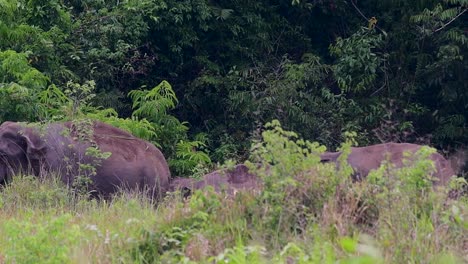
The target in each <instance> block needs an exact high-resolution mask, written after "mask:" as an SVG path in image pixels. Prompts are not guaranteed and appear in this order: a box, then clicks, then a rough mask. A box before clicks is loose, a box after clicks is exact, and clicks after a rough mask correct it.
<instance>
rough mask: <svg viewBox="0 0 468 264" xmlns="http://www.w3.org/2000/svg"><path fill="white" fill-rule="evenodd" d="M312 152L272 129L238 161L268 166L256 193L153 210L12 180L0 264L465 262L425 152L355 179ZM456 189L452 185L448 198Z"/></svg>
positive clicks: (462, 216)
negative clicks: (397, 165)
mask: <svg viewBox="0 0 468 264" xmlns="http://www.w3.org/2000/svg"><path fill="white" fill-rule="evenodd" d="M349 146H350V144H349V143H347V144H344V145H343V147H342V150H343V151H344V152H347V151H349ZM321 150H323V147H320V146H319V145H318V144H313V143H310V142H308V141H304V140H301V139H298V138H297V135H296V134H295V133H293V132H288V131H284V130H283V129H282V128H281V127H280V126H279V125H278V123H277V122H273V123H272V124H270V125H269V128H268V129H267V130H266V131H265V132H263V133H262V140H261V141H259V142H257V144H256V147H255V149H254V150H253V151H252V155H251V157H250V160H252V161H254V162H261V163H269V164H271V167H269V171H268V173H265V171H262V169H259V170H258V171H257V173H258V175H259V176H260V177H261V178H262V179H263V182H264V184H263V188H262V189H261V190H255V191H253V192H241V193H238V194H237V195H236V196H235V197H232V196H231V197H227V196H226V195H225V194H224V193H215V192H213V191H210V190H207V191H204V192H201V191H197V192H195V193H194V194H193V196H192V197H191V198H190V199H188V200H185V199H181V196H180V193H174V194H173V195H170V196H168V197H167V198H166V199H165V201H164V202H162V203H160V204H159V205H158V206H157V207H154V206H153V205H152V204H151V203H150V202H149V200H148V199H147V198H146V197H143V196H142V195H139V194H135V193H134V194H131V193H122V194H121V195H116V196H115V197H114V199H112V200H111V201H107V202H106V201H97V200H89V199H87V198H86V196H84V197H81V196H79V195H74V194H73V193H72V192H70V191H69V190H70V189H67V188H65V187H64V186H62V184H61V182H59V181H57V180H54V178H49V179H44V180H40V179H38V178H35V177H20V176H18V177H16V178H14V181H13V182H12V183H11V184H10V185H8V186H7V187H6V188H4V189H3V190H2V192H0V219H2V221H1V222H2V224H1V225H0V245H2V246H1V248H0V261H5V262H6V263H235V264H247V263H249V264H250V263H361V264H365V263H462V262H466V261H468V259H467V256H468V254H467V253H468V251H467V250H468V249H467V248H466V243H467V241H468V232H467V230H468V221H467V217H468V199H466V198H467V197H462V198H460V199H457V200H453V199H448V198H447V189H445V188H442V189H434V188H433V187H432V184H431V181H430V179H429V178H427V175H428V174H427V172H428V171H430V170H431V168H432V166H431V163H430V162H428V161H427V159H426V158H427V156H428V155H429V154H430V153H431V150H430V149H428V148H423V149H421V151H419V152H418V155H419V156H418V157H419V159H418V160H419V161H418V162H415V163H413V164H411V165H409V166H408V167H406V168H402V169H395V168H394V167H392V166H391V165H390V164H387V165H385V166H383V167H382V168H380V169H379V170H378V171H375V172H373V173H372V174H371V175H369V177H368V181H364V182H360V183H353V182H352V180H351V177H350V173H351V172H352V170H350V168H349V167H347V166H341V167H340V169H339V170H336V168H335V166H333V165H331V164H322V163H320V162H319V157H318V156H317V155H316V154H315V153H316V152H317V151H321ZM253 167H255V166H253ZM461 183H462V182H461V181H460V182H458V183H457V182H456V181H454V182H452V185H453V186H452V188H453V191H456V190H459V187H461V185H460V184H461ZM457 185H458V187H457Z"/></svg>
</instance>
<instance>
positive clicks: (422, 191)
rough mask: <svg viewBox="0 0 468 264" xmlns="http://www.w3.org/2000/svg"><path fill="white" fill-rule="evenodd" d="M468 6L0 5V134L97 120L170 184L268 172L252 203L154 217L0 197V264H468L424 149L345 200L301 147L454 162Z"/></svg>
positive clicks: (460, 206) (393, 1)
mask: <svg viewBox="0 0 468 264" xmlns="http://www.w3.org/2000/svg"><path fill="white" fill-rule="evenodd" d="M467 10H468V0H443V1H440V0H439V1H436V0H417V1H416V0H415V1H402V0H381V1H371V0H360V1H356V0H287V1H282V0H275V1H261V0H257V1H251V0H242V1H237V0H236V1H223V0H217V1H206V0H180V1H175V0H120V1H109V0H100V1H96V0H84V1H76V0H0V123H1V122H4V121H6V120H10V121H29V122H38V121H41V122H48V121H61V120H74V119H78V118H83V117H87V118H94V119H99V120H103V121H105V122H107V123H111V124H113V125H115V126H118V127H121V128H123V129H126V130H129V131H130V132H132V133H133V134H135V135H136V136H138V137H141V138H144V139H146V140H149V141H151V142H153V143H154V144H155V145H157V146H159V147H160V148H161V149H162V151H163V153H164V154H165V156H166V158H167V159H168V162H169V164H170V167H171V172H172V174H173V175H185V176H193V177H198V176H200V175H203V174H204V173H206V172H207V171H209V170H211V169H212V168H213V166H214V165H213V164H215V163H224V162H225V161H226V160H229V159H232V160H234V161H236V162H240V161H244V160H246V159H249V160H250V161H252V162H262V163H268V164H271V165H272V166H273V167H272V170H271V171H272V173H271V174H270V175H269V176H268V177H267V176H266V175H263V173H262V172H258V173H259V175H260V176H261V177H262V178H263V181H264V189H263V190H261V191H260V192H259V193H256V194H252V193H246V194H240V195H239V196H237V197H235V199H224V198H225V197H224V196H223V195H222V194H216V193H210V192H208V193H202V192H199V193H196V194H195V195H194V196H193V197H192V198H191V199H190V200H188V201H185V200H181V199H180V197H179V196H178V195H177V194H174V197H172V196H171V197H168V198H167V200H166V201H165V202H164V203H162V204H160V205H159V206H158V207H154V206H153V205H151V204H150V203H149V201H147V200H146V199H145V198H143V197H141V195H138V194H128V193H126V194H121V195H120V196H117V197H116V198H115V199H113V200H111V201H108V202H105V201H101V202H98V201H95V200H88V199H86V197H80V196H77V195H76V194H73V193H72V192H71V191H70V190H68V189H66V188H63V186H61V184H60V183H58V182H56V181H55V180H53V179H45V180H43V179H41V180H39V179H36V178H31V177H28V176H24V177H17V178H15V179H14V181H13V182H12V183H11V184H10V185H8V186H6V187H5V188H3V189H2V190H1V192H0V219H1V222H2V224H0V263H2V262H3V261H6V262H7V263H10V262H16V263H47V262H50V263H64V262H93V263H99V262H102V263H109V262H124V263H127V262H136V263H158V262H186V263H188V262H190V261H201V262H212V261H214V262H227V263H255V262H257V263H258V262H268V263H275V262H278V263H285V262H286V263H323V262H326V263H335V262H336V261H340V262H343V263H390V262H393V263H408V262H409V263H428V262H433V263H443V262H444V263H446V262H452V263H457V262H461V261H468V260H467V259H466V256H467V255H468V249H467V245H468V237H467V235H466V234H467V229H468V227H467V217H468V212H467V206H468V205H467V200H466V196H465V197H462V198H460V199H458V200H450V199H447V193H448V192H449V190H448V189H444V188H442V190H436V189H433V188H431V187H430V186H429V185H428V180H427V179H426V178H425V175H426V174H427V173H426V172H427V171H428V170H430V167H431V166H430V164H428V163H427V161H426V160H425V159H424V157H425V155H426V156H427V155H428V151H429V150H427V149H423V151H422V152H421V153H420V154H421V155H422V156H421V157H422V158H421V162H419V163H417V164H412V165H411V167H409V168H404V169H400V170H395V169H393V168H387V167H385V166H384V167H382V168H381V170H379V171H377V172H375V173H374V174H372V175H370V176H369V178H370V179H369V181H366V182H363V183H359V184H352V183H351V181H350V180H349V177H348V176H349V174H350V172H349V170H347V169H346V166H342V167H341V169H340V170H339V171H336V170H335V169H334V168H332V167H329V166H324V165H322V164H318V160H317V157H316V156H314V155H313V154H311V153H312V152H315V151H311V150H317V149H320V150H321V151H323V149H321V148H319V147H318V145H316V144H315V143H314V144H312V143H308V141H303V140H299V139H298V137H299V138H304V139H306V140H310V141H313V142H319V143H320V144H322V145H325V146H327V147H328V149H332V150H334V149H336V148H337V147H340V146H341V145H342V144H341V143H342V142H347V143H345V144H343V146H342V147H343V149H344V150H346V149H348V148H349V142H353V144H359V145H368V144H373V143H379V142H388V141H396V142H415V143H424V144H429V145H432V146H435V147H437V148H439V149H441V150H446V151H448V152H452V151H455V150H456V149H460V148H466V145H467V144H468V129H467V127H468V126H467V124H468V79H467V76H468V74H466V72H467V71H466V69H467V68H468V63H467V62H466V60H464V57H465V56H466V55H467V50H468V37H467V30H468V29H467V25H468V24H467V20H468V12H467ZM272 120H279V122H280V123H281V125H282V127H281V126H279V122H277V121H274V122H273V123H269V122H271V121H272ZM267 123H269V125H268V126H265V125H266V124H267ZM283 129H284V130H283ZM288 131H295V132H288ZM296 133H297V134H296ZM350 135H351V137H350ZM350 139H351V141H349V140H350ZM252 146H253V147H252ZM44 181H45V182H44ZM451 185H452V186H450V188H452V192H457V191H458V189H460V188H463V187H460V186H461V185H463V183H462V182H461V180H460V182H456V181H454V182H453V183H452V184H451ZM464 188H466V185H465V187H464Z"/></svg>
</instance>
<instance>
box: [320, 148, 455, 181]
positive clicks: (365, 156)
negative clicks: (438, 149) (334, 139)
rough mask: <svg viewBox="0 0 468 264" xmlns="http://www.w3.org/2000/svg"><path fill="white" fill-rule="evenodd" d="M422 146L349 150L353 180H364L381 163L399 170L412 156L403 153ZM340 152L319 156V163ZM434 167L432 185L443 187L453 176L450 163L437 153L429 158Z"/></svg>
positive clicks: (334, 160) (331, 158)
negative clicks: (387, 162) (391, 165)
mask: <svg viewBox="0 0 468 264" xmlns="http://www.w3.org/2000/svg"><path fill="white" fill-rule="evenodd" d="M421 147H422V146H421V145H417V144H410V143H383V144H378V145H371V146H367V147H355V148H351V153H350V155H349V156H348V159H347V161H348V164H349V165H350V166H351V167H352V168H353V170H354V175H353V177H354V179H355V180H361V179H363V178H365V177H366V176H367V175H368V174H369V172H370V171H371V170H375V169H378V168H379V167H380V165H381V164H382V162H383V161H386V160H388V161H389V162H391V163H393V164H394V165H395V166H396V167H397V168H401V167H402V166H403V165H404V164H403V160H404V159H407V160H411V159H412V156H410V157H405V156H404V153H405V152H408V153H409V154H410V155H411V154H414V153H416V152H417V151H418V150H419V149H420V148H421ZM341 154H342V153H341V152H325V153H323V154H322V155H321V157H320V158H321V162H324V163H326V162H335V163H336V161H337V160H338V157H340V156H341ZM429 158H430V159H431V160H432V161H433V162H434V165H435V171H434V172H433V175H432V176H433V178H434V184H435V185H445V184H447V182H448V181H449V180H450V179H451V177H452V176H454V175H455V172H454V170H453V169H452V167H451V165H450V162H449V161H448V160H447V159H445V158H444V157H443V156H442V155H441V154H439V153H433V154H432V155H430V157H429Z"/></svg>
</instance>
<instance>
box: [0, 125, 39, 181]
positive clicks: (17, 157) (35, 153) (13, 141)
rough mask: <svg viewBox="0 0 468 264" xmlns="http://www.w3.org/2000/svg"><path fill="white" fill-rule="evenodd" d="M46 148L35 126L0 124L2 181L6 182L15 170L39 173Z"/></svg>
mask: <svg viewBox="0 0 468 264" xmlns="http://www.w3.org/2000/svg"><path fill="white" fill-rule="evenodd" d="M46 148H47V147H46V145H45V142H44V140H42V139H41V137H40V135H39V134H38V133H37V132H36V131H35V130H34V129H33V128H30V127H24V126H22V125H21V124H19V123H14V122H5V123H3V124H2V125H1V126H0V183H5V182H6V181H7V180H8V179H9V178H10V177H11V175H12V174H13V173H14V172H19V171H24V172H33V173H35V174H37V173H39V162H40V160H41V158H42V157H43V154H44V152H45V151H46ZM31 170H32V171H31Z"/></svg>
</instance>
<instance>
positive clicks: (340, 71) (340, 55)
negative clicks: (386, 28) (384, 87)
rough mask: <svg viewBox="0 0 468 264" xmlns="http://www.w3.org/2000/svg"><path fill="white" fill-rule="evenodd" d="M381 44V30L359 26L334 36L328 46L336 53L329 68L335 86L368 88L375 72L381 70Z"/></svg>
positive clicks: (346, 88)
mask: <svg viewBox="0 0 468 264" xmlns="http://www.w3.org/2000/svg"><path fill="white" fill-rule="evenodd" d="M383 44H384V42H383V37H382V35H381V34H377V32H376V31H375V30H370V29H367V28H362V29H360V30H359V31H357V32H356V33H354V34H353V35H352V36H350V37H349V38H346V39H342V38H338V39H337V40H336V44H334V45H332V46H330V53H331V54H332V55H334V56H335V57H337V59H338V60H337V62H336V63H335V64H334V65H333V71H334V75H335V78H336V81H337V83H338V86H339V87H340V88H341V89H342V90H343V91H345V92H349V91H351V92H361V91H367V90H371V89H372V88H373V84H374V82H375V80H376V78H377V76H378V73H379V72H382V71H384V69H383V65H382V62H383V61H384V59H385V58H384V55H382V54H379V53H378V49H379V48H380V47H381V46H382V45H383Z"/></svg>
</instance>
